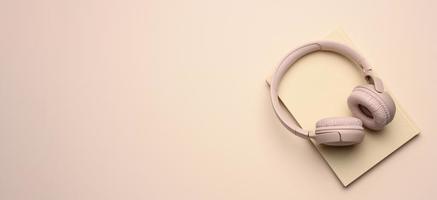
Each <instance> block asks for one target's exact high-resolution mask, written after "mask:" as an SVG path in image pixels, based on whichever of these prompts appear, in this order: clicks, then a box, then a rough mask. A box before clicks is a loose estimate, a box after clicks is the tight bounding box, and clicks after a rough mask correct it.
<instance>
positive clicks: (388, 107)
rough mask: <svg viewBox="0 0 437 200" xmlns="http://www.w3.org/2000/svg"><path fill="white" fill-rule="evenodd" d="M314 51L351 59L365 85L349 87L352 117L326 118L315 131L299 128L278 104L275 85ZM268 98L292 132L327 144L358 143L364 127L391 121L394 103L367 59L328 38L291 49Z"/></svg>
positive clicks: (394, 108) (347, 144) (376, 128)
mask: <svg viewBox="0 0 437 200" xmlns="http://www.w3.org/2000/svg"><path fill="white" fill-rule="evenodd" d="M316 51H330V52H334V53H337V54H340V55H342V56H344V57H346V58H348V59H349V60H351V61H353V62H354V63H355V64H356V65H358V66H359V67H360V68H361V69H362V73H363V77H364V78H365V79H366V81H367V83H368V84H364V85H359V86H357V87H355V88H354V89H353V90H352V94H351V95H350V96H349V98H348V99H347V103H348V107H349V109H350V110H351V112H352V115H353V116H354V117H328V118H323V119H321V120H319V121H318V122H317V123H316V130H315V131H310V130H304V129H302V128H301V127H299V126H298V125H297V124H296V123H295V121H294V120H293V118H292V117H291V116H290V115H289V113H288V111H287V109H286V108H285V107H284V106H283V105H282V104H281V102H280V100H279V97H278V88H279V83H280V81H281V79H282V78H283V77H284V75H285V73H286V72H287V71H288V69H289V68H290V67H291V66H292V65H293V64H294V63H296V62H297V61H298V60H299V59H300V58H302V57H303V56H305V55H308V54H310V53H313V52H316ZM270 98H271V101H272V105H273V109H274V111H275V114H276V116H277V117H278V118H279V120H280V121H281V123H282V124H283V125H284V126H285V127H286V128H287V129H288V130H289V131H291V132H292V133H294V134H296V135H297V136H299V137H302V138H305V139H314V140H315V141H316V143H317V144H323V145H327V146H349V145H355V144H359V143H361V141H363V138H364V132H363V130H364V128H363V126H364V127H366V128H368V129H370V130H374V131H379V130H382V129H383V128H384V126H386V125H387V124H388V123H390V122H391V121H392V120H393V117H394V115H395V113H396V106H395V103H394V101H393V99H392V98H391V97H390V95H389V94H388V93H387V92H384V86H383V83H382V80H381V79H379V78H378V77H376V76H375V75H373V73H372V69H371V67H370V66H369V64H368V63H367V62H366V60H365V59H364V58H363V57H361V56H360V55H359V54H358V53H357V52H355V51H354V50H353V49H351V48H350V47H348V46H346V45H343V44H340V43H336V42H331V41H317V42H312V43H308V44H305V45H303V46H301V47H299V48H297V49H295V50H293V51H292V52H290V53H289V54H288V55H287V56H286V57H285V58H284V59H283V60H282V62H281V63H280V64H279V66H278V68H277V69H276V72H275V73H274V75H273V77H272V80H271V84H270Z"/></svg>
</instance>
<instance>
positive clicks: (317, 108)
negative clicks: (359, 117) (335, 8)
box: [279, 30, 420, 187]
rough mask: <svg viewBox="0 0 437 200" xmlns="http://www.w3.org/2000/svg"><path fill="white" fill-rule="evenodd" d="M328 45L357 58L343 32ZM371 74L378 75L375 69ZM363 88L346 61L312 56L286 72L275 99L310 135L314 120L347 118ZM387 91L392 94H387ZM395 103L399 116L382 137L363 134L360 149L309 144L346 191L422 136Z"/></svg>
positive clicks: (357, 72)
mask: <svg viewBox="0 0 437 200" xmlns="http://www.w3.org/2000/svg"><path fill="white" fill-rule="evenodd" d="M326 39H328V40H333V41H337V42H340V43H343V44H346V45H349V46H351V47H353V48H354V49H356V50H357V51H358V52H360V51H359V49H357V48H356V47H355V46H354V45H353V44H352V42H351V41H350V40H349V38H348V37H347V36H346V34H345V33H344V32H343V31H341V30H337V31H334V32H333V33H331V34H330V35H329V36H327V37H326ZM363 56H364V57H366V55H363ZM369 63H372V62H371V60H369ZM373 69H374V71H375V72H376V73H377V72H378V66H377V65H375V67H373ZM380 78H382V79H383V77H380ZM383 80H384V79H383ZM363 83H365V81H364V80H363V78H362V76H361V73H360V70H359V69H358V67H355V65H354V64H353V63H351V62H350V61H349V60H347V59H346V58H344V57H342V56H340V55H337V54H334V53H329V52H316V53H313V54H310V55H308V56H305V57H303V58H302V59H300V60H299V61H298V62H297V63H295V64H294V66H293V67H291V68H290V70H289V71H288V73H287V74H286V75H285V76H284V78H283V80H282V82H281V86H280V88H279V97H280V99H281V100H282V102H283V103H284V105H285V106H286V107H287V109H288V110H289V111H290V113H292V115H293V116H294V118H295V119H296V121H297V122H298V123H299V125H301V126H302V127H303V128H304V129H311V130H313V129H314V127H315V124H316V122H317V120H319V119H322V118H324V117H334V116H350V115H351V113H350V111H349V109H348V106H347V102H346V100H347V97H348V96H349V95H350V93H351V91H352V89H353V88H354V87H355V86H357V85H359V84H363ZM385 89H386V91H388V92H389V93H390V89H389V88H387V87H385ZM296 94H298V95H296ZM391 96H392V97H393V94H391ZM394 100H395V103H396V109H397V110H396V116H395V117H394V119H393V121H392V122H391V123H390V124H389V125H388V126H387V127H386V128H385V129H384V130H383V131H380V132H372V131H369V130H365V133H366V136H365V138H364V141H363V142H362V143H361V144H359V145H356V146H353V147H343V148H332V147H324V146H319V145H316V144H315V142H314V141H312V143H313V145H314V146H315V147H316V148H317V150H318V151H319V152H320V154H321V155H322V157H323V158H324V159H325V161H326V162H327V163H328V165H329V167H330V168H331V169H332V170H333V171H334V173H335V174H336V175H337V177H338V179H339V180H340V181H341V183H342V184H343V185H344V186H345V187H346V186H348V185H349V184H350V183H352V182H353V181H355V180H356V179H357V178H358V177H360V176H361V175H363V174H364V173H366V172H367V171H368V170H370V169H371V168H372V167H373V166H375V165H376V164H378V163H379V162H380V161H382V160H383V159H384V158H386V157H387V156H389V155H390V154H391V153H393V152H394V151H396V149H398V148H400V147H401V146H402V145H403V144H405V143H407V142H408V141H409V140H410V139H412V138H413V137H414V136H416V135H418V134H419V133H420V130H419V128H418V127H417V126H416V125H415V124H414V123H413V122H412V120H410V118H409V117H408V115H407V114H406V113H405V111H404V110H403V109H402V107H400V105H399V102H398V101H397V100H396V99H395V98H394Z"/></svg>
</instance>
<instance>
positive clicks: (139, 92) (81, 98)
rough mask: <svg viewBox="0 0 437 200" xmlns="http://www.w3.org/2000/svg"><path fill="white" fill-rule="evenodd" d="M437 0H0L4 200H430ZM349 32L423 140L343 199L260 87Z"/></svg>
mask: <svg viewBox="0 0 437 200" xmlns="http://www.w3.org/2000/svg"><path fill="white" fill-rule="evenodd" d="M435 10H437V3H436V2H435V1H434V2H433V1H411V2H407V1H392V2H389V1H366V2H363V1H357V2H353V1H338V2H328V1H326V2H325V1H321V2H313V1H295V2H293V1H263V2H260V1H200V0H199V1H173V2H171V1H163V0H160V1H147V0H146V1H95V0H86V1H85V0H83V1H69V2H67V1H54V0H53V1H44V0H42V1H21V0H14V1H12V0H11V1H7V0H3V1H0V102H1V103H0V199H291V198H308V199H320V198H321V197H330V198H332V199H372V198H373V199H376V198H381V197H386V198H397V199H403V198H404V199H432V198H436V196H437V191H436V190H435V185H437V173H436V172H435V169H437V162H436V158H437V151H436V149H435V146H436V145H435V142H436V140H437V134H436V133H435V127H433V123H434V121H435V119H434V114H435V113H437V109H436V106H435V105H434V103H435V102H436V100H437V95H436V94H435V91H436V89H437V88H436V87H437V86H436V84H435V82H436V77H435V75H436V73H437V69H436V68H435V66H436V65H437V61H436V59H435V57H436V55H437V45H435V44H436V43H437V36H436V35H437V23H436V22H435V18H436V14H435ZM339 26H341V27H343V29H344V30H345V31H346V32H347V33H348V35H349V36H350V37H351V39H352V40H353V41H354V43H355V45H357V46H358V47H359V48H360V50H361V52H363V54H364V55H365V56H366V57H367V58H368V59H369V61H370V62H371V63H373V64H374V65H375V67H376V68H377V69H378V74H380V75H381V76H382V77H384V78H385V83H386V84H387V85H388V87H389V88H390V89H391V91H392V92H393V93H394V94H396V97H397V99H398V100H399V101H400V102H401V103H402V105H403V107H404V108H405V110H406V111H407V112H408V113H409V114H410V115H411V116H412V118H413V119H414V120H415V122H416V123H417V124H418V126H419V127H420V128H421V129H422V134H421V135H420V136H419V137H418V138H416V139H414V140H413V141H412V142H411V143H410V144H408V146H406V147H405V148H402V149H401V150H400V151H398V152H396V153H395V154H394V155H393V156H391V157H390V158H389V159H387V160H385V161H384V162H383V163H382V164H381V165H379V166H377V167H376V168H375V169H374V170H372V172H371V173H368V174H366V175H365V176H364V177H362V178H361V179H360V180H358V181H357V182H355V183H354V184H352V185H351V186H350V187H349V188H347V189H344V188H343V187H342V186H341V184H340V183H339V182H338V181H337V179H336V178H335V176H334V175H333V174H332V172H331V171H330V170H329V169H328V167H327V165H326V164H325V163H324V161H323V160H322V159H321V158H320V155H318V153H317V152H316V150H314V148H313V147H312V146H310V145H309V144H308V143H307V142H305V141H303V140H300V139H299V138H297V137H294V136H292V135H290V134H288V133H287V131H286V130H285V129H284V128H283V127H281V126H280V123H279V121H278V120H277V119H276V118H275V117H274V114H273V111H272V109H271V106H270V102H269V98H268V95H267V88H266V86H265V83H264V80H265V78H266V76H267V75H268V74H270V73H271V72H272V70H273V69H274V67H275V66H276V64H277V63H278V62H279V61H280V59H281V58H282V57H283V56H284V55H285V53H286V52H288V51H289V50H290V49H291V48H293V47H296V46H297V45H299V44H301V43H303V42H306V41H308V40H314V39H319V38H322V37H323V36H324V35H326V34H327V33H329V32H330V31H331V30H332V29H334V28H336V27H339Z"/></svg>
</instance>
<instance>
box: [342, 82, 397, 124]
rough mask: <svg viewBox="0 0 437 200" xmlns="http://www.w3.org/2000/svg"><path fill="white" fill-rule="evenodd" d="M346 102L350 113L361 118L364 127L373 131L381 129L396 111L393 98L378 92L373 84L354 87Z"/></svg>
mask: <svg viewBox="0 0 437 200" xmlns="http://www.w3.org/2000/svg"><path fill="white" fill-rule="evenodd" d="M347 102H348V106H349V109H350V110H351V112H352V114H353V115H354V116H355V117H357V118H359V119H361V121H362V122H363V124H364V127H366V128H368V129H371V130H375V131H378V130H382V129H383V128H384V126H385V125H387V124H388V123H390V122H391V121H392V120H393V117H394V115H395V113H396V106H395V104H394V102H393V99H392V98H391V97H390V96H389V95H388V94H387V93H385V92H383V93H378V92H377V91H376V90H375V88H374V86H373V85H361V86H357V87H355V88H354V89H353V91H352V94H351V95H350V96H349V98H348V100H347Z"/></svg>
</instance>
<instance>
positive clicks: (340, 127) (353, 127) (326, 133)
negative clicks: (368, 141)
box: [315, 117, 364, 146]
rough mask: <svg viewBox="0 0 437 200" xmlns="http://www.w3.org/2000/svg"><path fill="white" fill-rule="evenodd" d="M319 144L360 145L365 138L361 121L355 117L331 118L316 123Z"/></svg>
mask: <svg viewBox="0 0 437 200" xmlns="http://www.w3.org/2000/svg"><path fill="white" fill-rule="evenodd" d="M315 134H316V137H315V140H316V142H317V143H318V144H324V145H329V146H348V145H354V144H358V143H360V142H361V141H362V140H363V138H364V132H363V126H362V122H361V120H359V119H357V118H355V117H329V118H324V119H321V120H319V121H318V122H317V123H316V131H315Z"/></svg>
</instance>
